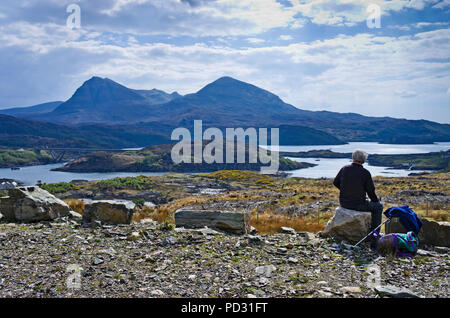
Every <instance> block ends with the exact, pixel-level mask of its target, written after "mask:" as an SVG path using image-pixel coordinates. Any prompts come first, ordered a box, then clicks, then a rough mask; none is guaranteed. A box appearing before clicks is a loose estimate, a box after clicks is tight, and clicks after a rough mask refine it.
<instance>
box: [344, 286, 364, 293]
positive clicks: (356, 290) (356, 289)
mask: <svg viewBox="0 0 450 318" xmlns="http://www.w3.org/2000/svg"><path fill="white" fill-rule="evenodd" d="M340 291H341V292H343V293H349V294H359V293H361V288H359V287H357V286H356V287H351V286H346V287H341V288H340Z"/></svg>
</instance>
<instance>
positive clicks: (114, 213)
mask: <svg viewBox="0 0 450 318" xmlns="http://www.w3.org/2000/svg"><path fill="white" fill-rule="evenodd" d="M134 208H135V204H134V203H127V202H117V201H114V200H101V201H93V202H91V203H87V204H85V206H84V213H83V222H84V223H91V222H93V221H101V222H102V223H105V224H130V223H131V219H132V217H133V213H134Z"/></svg>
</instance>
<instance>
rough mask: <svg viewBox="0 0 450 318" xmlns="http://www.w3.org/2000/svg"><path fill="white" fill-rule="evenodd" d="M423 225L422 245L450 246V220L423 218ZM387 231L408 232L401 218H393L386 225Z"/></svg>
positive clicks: (420, 241)
mask: <svg viewBox="0 0 450 318" xmlns="http://www.w3.org/2000/svg"><path fill="white" fill-rule="evenodd" d="M422 221H423V225H422V228H421V229H420V232H419V235H418V238H419V244H420V246H423V245H434V246H445V247H450V222H437V221H432V220H427V219H425V218H423V219H422ZM386 233H406V230H405V228H404V227H403V225H402V224H401V223H400V221H399V218H392V219H391V221H390V222H389V223H388V224H387V225H386Z"/></svg>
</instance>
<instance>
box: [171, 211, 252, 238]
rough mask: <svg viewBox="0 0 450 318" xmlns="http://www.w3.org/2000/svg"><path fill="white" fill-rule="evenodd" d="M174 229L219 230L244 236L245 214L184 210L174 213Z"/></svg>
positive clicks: (245, 226)
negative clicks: (205, 228)
mask: <svg viewBox="0 0 450 318" xmlns="http://www.w3.org/2000/svg"><path fill="white" fill-rule="evenodd" d="M175 224H176V227H184V228H203V227H205V226H206V227H208V228H212V229H217V230H221V231H224V232H228V233H232V234H245V233H246V228H247V221H246V214H245V213H240V212H229V211H215V210H184V209H180V210H178V211H176V212H175Z"/></svg>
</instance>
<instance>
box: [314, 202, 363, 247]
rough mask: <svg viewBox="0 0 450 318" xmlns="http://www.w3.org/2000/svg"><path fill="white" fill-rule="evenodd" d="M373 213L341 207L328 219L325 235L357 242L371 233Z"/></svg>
mask: <svg viewBox="0 0 450 318" xmlns="http://www.w3.org/2000/svg"><path fill="white" fill-rule="evenodd" d="M370 220H371V214H370V212H359V211H353V210H349V209H344V208H342V207H339V208H337V209H336V211H335V212H334V215H333V218H332V219H331V220H330V221H328V223H327V226H326V228H325V230H324V231H323V233H322V234H323V235H324V236H332V237H334V238H336V239H339V240H345V241H348V242H351V243H356V242H358V241H359V240H360V239H362V238H363V237H364V236H366V235H367V234H368V233H369V227H370Z"/></svg>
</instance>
